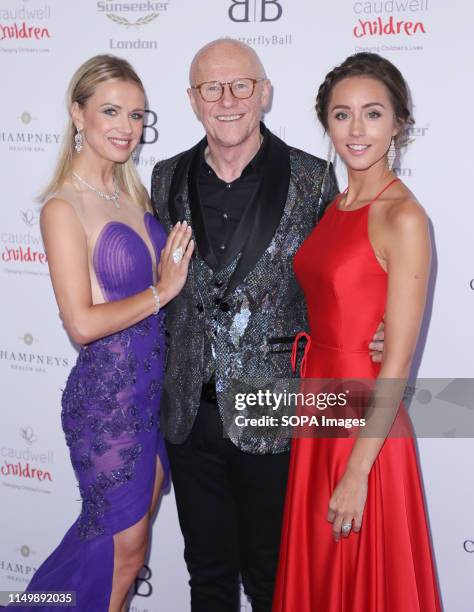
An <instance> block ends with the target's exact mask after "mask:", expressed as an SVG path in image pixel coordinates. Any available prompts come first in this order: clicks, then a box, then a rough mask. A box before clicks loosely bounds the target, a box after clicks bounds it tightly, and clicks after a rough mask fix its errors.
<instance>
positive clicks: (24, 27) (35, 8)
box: [0, 1, 52, 53]
mask: <svg viewBox="0 0 474 612" xmlns="http://www.w3.org/2000/svg"><path fill="white" fill-rule="evenodd" d="M50 20H51V6H50V5H49V4H39V3H33V2H32V3H30V2H28V3H26V2H25V1H24V2H23V4H22V5H17V6H15V7H13V8H8V9H7V8H1V9H0V50H1V51H3V52H11V53H21V52H35V51H36V52H42V51H49V48H48V46H47V42H48V41H49V40H50V39H51V38H52V32H51V29H50V25H49V23H48V22H49V21H50Z"/></svg>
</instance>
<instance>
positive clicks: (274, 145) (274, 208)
mask: <svg viewBox="0 0 474 612" xmlns="http://www.w3.org/2000/svg"><path fill="white" fill-rule="evenodd" d="M289 185H290V150H289V148H288V146H287V145H286V144H285V143H284V142H283V141H282V140H280V139H279V138H277V137H276V136H275V135H274V134H272V133H269V148H268V157H267V160H266V163H265V169H264V174H263V177H262V180H261V182H260V185H259V187H258V188H257V191H256V193H255V196H254V198H253V202H252V205H251V206H252V209H253V225H252V227H251V230H250V232H249V234H248V237H247V241H246V243H245V246H244V249H243V251H242V255H241V257H240V259H239V262H238V264H237V266H236V268H235V270H234V273H233V274H232V276H231V278H230V281H229V284H228V286H227V289H226V291H225V295H229V294H230V293H232V291H234V289H235V288H236V287H237V286H238V285H239V283H241V282H242V280H243V279H244V278H245V277H246V276H247V274H248V273H249V272H250V271H251V270H253V268H254V267H255V264H256V263H257V261H258V260H259V259H260V257H261V256H262V255H263V253H264V252H265V250H266V249H267V247H268V245H269V244H270V242H271V241H272V239H273V236H274V235H275V232H276V230H277V228H278V225H279V224H280V221H281V217H282V215H283V211H284V210H285V204H286V200H287V197H288V187H289ZM248 210H249V209H247V211H246V213H245V215H244V216H246V214H247V212H248Z"/></svg>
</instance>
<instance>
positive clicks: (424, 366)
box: [0, 0, 474, 612]
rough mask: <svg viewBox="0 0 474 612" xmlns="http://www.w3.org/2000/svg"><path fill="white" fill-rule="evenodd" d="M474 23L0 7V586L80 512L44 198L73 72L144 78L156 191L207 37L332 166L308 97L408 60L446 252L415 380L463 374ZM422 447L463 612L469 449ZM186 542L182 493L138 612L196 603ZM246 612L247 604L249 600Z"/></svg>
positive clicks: (415, 163)
mask: <svg viewBox="0 0 474 612" xmlns="http://www.w3.org/2000/svg"><path fill="white" fill-rule="evenodd" d="M473 17H474V8H473V6H472V2H471V1H470V0H450V2H446V1H442V0H375V1H362V2H355V1H353V0H331V1H330V2H329V1H326V2H316V1H313V2H308V0H278V1H275V0H266V1H265V0H200V1H197V0H194V1H192V0H168V1H166V2H154V1H151V0H146V1H137V2H132V1H131V0H130V1H126V2H125V1H124V2H122V1H120V0H113V1H104V0H103V1H95V0H85V1H83V2H77V1H74V2H73V1H72V0H49V1H48V0H45V1H41V0H1V3H0V75H1V85H2V87H1V98H0V99H1V114H0V177H1V191H0V193H1V196H2V198H1V206H0V280H1V283H2V284H1V300H0V315H1V336H0V373H1V380H2V385H1V387H0V389H1V399H2V412H1V415H2V416H1V427H0V508H1V531H2V533H1V540H0V542H1V544H0V590H2V589H3V590H6V589H23V588H24V587H25V586H26V585H27V583H28V580H29V577H30V576H31V574H32V572H33V571H34V568H35V567H37V566H38V565H39V564H40V563H41V562H42V561H43V559H44V558H45V557H46V556H47V555H48V554H49V553H50V552H51V550H52V548H53V547H54V546H55V545H56V544H57V543H58V541H59V540H60V538H61V537H62V536H63V534H64V533H65V531H66V529H67V528H68V527H69V526H70V525H71V524H72V522H73V521H74V520H75V519H76V517H77V514H78V512H79V502H78V499H79V495H78V491H77V488H76V482H75V479H74V475H73V472H72V468H71V466H70V464H69V459H68V452H67V448H66V444H65V442H64V439H63V434H62V431H61V428H60V419H59V414H60V396H61V389H62V387H63V385H64V382H65V379H66V377H67V374H68V372H69V370H70V368H71V367H72V364H73V362H74V360H75V355H76V353H75V350H74V348H73V347H72V346H71V344H70V343H69V341H68V339H67V336H66V334H65V332H64V330H63V328H62V326H61V323H60V321H59V318H58V314H57V307H56V304H55V302H54V297H53V294H52V290H51V287H50V280H49V276H48V270H47V263H46V260H45V255H44V251H43V246H42V243H41V238H40V232H39V227H38V206H37V204H36V203H35V196H36V195H37V194H38V192H39V191H40V189H41V187H42V186H44V184H45V183H46V182H47V180H48V178H49V177H50V175H51V171H52V168H53V166H54V162H55V159H56V155H57V151H58V146H59V141H60V137H61V133H62V130H63V127H64V124H65V117H66V111H65V106H64V102H65V95H64V94H65V90H66V87H67V84H68V81H69V79H70V77H71V76H72V73H73V71H74V70H75V69H76V68H77V67H78V66H79V65H80V64H81V63H82V62H83V61H84V60H86V59H87V58H89V57H90V56H92V55H95V54H97V53H104V52H109V53H115V54H117V55H121V56H123V57H125V58H126V59H128V60H129V61H131V63H132V64H133V65H134V67H135V68H136V69H137V71H138V73H139V74H140V76H141V77H142V79H143V81H144V83H145V86H146V89H147V92H148V97H149V101H150V109H151V111H153V112H152V113H150V114H149V115H148V119H147V123H148V124H149V127H148V128H147V129H146V130H145V135H144V138H145V140H146V142H147V144H144V146H143V148H142V151H141V155H140V162H139V165H140V172H141V174H142V177H143V180H144V182H145V184H146V185H149V178H150V173H151V169H152V167H153V164H154V163H155V162H156V161H157V160H159V159H161V158H164V157H168V156H171V155H173V154H175V153H177V152H179V151H181V150H183V149H186V148H189V147H190V146H191V145H192V144H194V142H196V141H197V140H198V139H199V138H201V136H202V129H201V126H200V124H199V123H198V122H197V121H196V119H195V117H194V115H193V113H192V112H191V109H190V108H189V104H188V100H187V96H186V91H185V90H186V86H187V74H188V66H189V62H190V60H191V58H192V56H193V54H194V53H195V51H196V50H197V49H198V48H199V47H200V46H201V45H202V44H204V43H205V42H207V41H209V40H211V39H215V38H218V37H222V36H232V37H236V38H239V39H241V40H243V41H244V42H247V43H248V44H250V45H252V46H253V47H254V48H255V49H256V51H257V52H258V53H259V54H260V56H261V58H262V60H263V62H264V64H265V66H266V68H267V72H268V75H269V77H270V78H271V80H272V82H273V86H274V100H273V106H272V109H271V111H270V112H269V113H268V115H267V117H266V123H267V125H268V126H269V127H270V129H272V130H273V131H274V132H275V133H277V134H278V135H280V136H281V137H282V138H283V139H285V140H286V141H287V142H288V143H290V144H293V145H296V146H298V147H300V148H302V149H305V150H307V151H310V152H312V153H315V154H318V155H320V156H322V157H325V154H326V151H327V144H326V142H325V141H324V139H323V135H322V132H321V130H320V128H319V126H318V125H317V123H316V120H315V117H314V112H313V103H314V95H315V92H316V89H317V86H318V85H319V83H320V82H321V80H322V79H323V77H324V75H325V74H326V72H327V71H328V70H329V69H330V68H331V67H332V66H334V65H335V64H337V63H339V62H340V61H342V60H343V59H344V58H345V57H346V56H347V55H349V54H352V53H354V52H356V51H360V50H371V51H375V52H378V53H381V54H382V55H384V56H386V57H387V58H389V59H390V60H392V61H393V62H394V63H396V65H397V66H398V67H399V68H400V69H401V71H402V72H403V74H404V75H405V77H406V79H407V81H408V83H409V85H410V88H411V92H412V96H413V102H414V105H415V118H416V127H415V128H414V130H413V133H412V143H411V145H410V147H409V149H408V151H407V152H406V154H405V155H404V156H403V159H402V160H401V164H400V167H399V168H398V173H399V174H400V175H401V176H402V177H403V179H404V180H405V181H406V183H407V184H408V185H409V187H410V188H411V189H412V190H413V191H414V192H415V194H416V195H417V196H418V198H419V200H420V201H421V202H422V203H423V204H424V206H425V207H426V209H427V211H428V213H429V215H430V217H431V219H432V223H433V230H434V238H435V249H436V257H435V275H434V276H435V280H436V284H435V290H434V294H433V308H432V315H431V320H430V321H429V330H428V336H427V339H426V344H425V349H424V354H423V357H422V360H421V366H420V375H422V376H425V377H428V376H430V377H454V376H456V377H469V376H471V367H472V366H471V363H472V357H471V347H472V343H473V331H472V325H471V312H472V303H473V299H474V291H473V290H474V281H473V280H472V277H473V276H474V271H473V269H472V261H473V257H472V254H473V251H472V241H471V234H472V225H473V222H474V212H473V211H472V202H471V200H472V197H471V192H470V189H468V188H467V187H469V181H467V179H469V176H470V172H471V167H470V166H471V163H472V154H471V151H472V142H473V129H472V125H473V122H472V119H471V115H472V111H471V106H472V96H473V94H474V91H473V86H472V51H473V44H472V31H471V23H472V18H473ZM339 178H340V184H341V186H344V182H345V178H344V176H343V175H341V176H340V177H339ZM466 181H467V182H466ZM419 448H420V454H421V460H422V467H423V473H424V481H425V488H426V495H427V499H428V504H429V512H430V520H431V526H432V533H433V540H434V548H435V553H436V559H437V565H438V570H439V577H440V583H441V589H442V594H443V599H444V605H445V609H446V610H447V611H449V612H468V610H472V609H473V608H474V596H473V595H472V589H471V588H470V587H469V585H470V583H471V581H472V575H473V572H474V554H473V553H474V519H473V515H472V506H473V502H474V492H473V487H472V464H473V460H474V450H473V446H472V443H471V440H459V439H454V440H453V439H451V440H448V439H442V440H433V439H432V440H420V441H419ZM33 468H34V469H35V471H34V472H33ZM394 520H396V517H394ZM182 548H183V544H182V538H181V535H180V532H179V528H178V524H177V518H176V512H175V505H174V498H173V494H172V493H171V494H169V495H167V496H165V497H164V499H163V501H162V504H161V508H160V512H159V515H158V519H157V522H156V523H155V526H154V529H153V547H152V553H151V556H150V559H149V562H148V565H147V567H146V568H144V571H143V573H142V576H143V581H141V582H140V583H139V584H138V594H137V595H136V596H135V597H134V599H133V602H132V607H131V610H134V611H141V612H145V611H146V610H160V611H163V612H175V611H176V610H179V611H181V610H183V611H184V610H187V609H188V608H189V603H188V601H189V598H188V589H187V579H188V577H187V573H186V569H185V566H184V562H183V560H182ZM242 610H250V607H249V606H248V604H247V603H246V602H244V601H243V603H242Z"/></svg>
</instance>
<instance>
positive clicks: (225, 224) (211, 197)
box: [198, 134, 268, 263]
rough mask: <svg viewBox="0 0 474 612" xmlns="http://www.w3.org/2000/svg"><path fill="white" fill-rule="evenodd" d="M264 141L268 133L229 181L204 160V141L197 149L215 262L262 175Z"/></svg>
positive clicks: (232, 233)
mask: <svg viewBox="0 0 474 612" xmlns="http://www.w3.org/2000/svg"><path fill="white" fill-rule="evenodd" d="M267 144H268V136H267V135H265V134H264V137H263V141H262V144H261V146H260V149H259V150H258V151H257V154H256V155H255V157H254V158H253V159H252V160H251V161H250V162H249V163H248V164H247V166H246V167H245V168H244V170H243V172H242V174H241V175H240V177H239V178H237V179H235V180H234V181H232V182H231V183H227V182H226V181H223V180H221V179H220V178H219V177H218V176H217V174H216V173H215V172H214V170H213V169H212V168H211V167H210V166H209V164H208V163H207V162H206V160H205V158H204V151H205V146H206V145H204V146H203V148H202V150H201V162H200V168H199V176H198V189H199V196H200V200H201V206H202V211H203V216H204V220H205V225H206V231H207V236H208V238H209V242H210V245H211V248H212V250H213V252H214V255H215V257H216V259H217V261H218V262H219V263H220V260H221V258H222V256H223V255H224V254H225V252H226V249H227V248H228V246H229V243H230V241H231V239H232V236H233V235H234V233H235V230H236V229H237V226H238V225H239V223H240V220H241V219H242V216H243V214H244V212H245V210H246V208H247V206H248V205H249V203H250V202H251V200H252V197H253V195H254V193H255V192H256V190H257V188H258V185H259V183H260V180H261V178H262V176H263V171H264V165H265V164H264V157H265V155H264V153H265V150H266V147H267Z"/></svg>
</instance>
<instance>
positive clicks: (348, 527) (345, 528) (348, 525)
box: [341, 522, 352, 533]
mask: <svg viewBox="0 0 474 612" xmlns="http://www.w3.org/2000/svg"><path fill="white" fill-rule="evenodd" d="M351 529H352V522H350V523H342V525H341V530H342V532H343V533H349V531H350V530H351Z"/></svg>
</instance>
